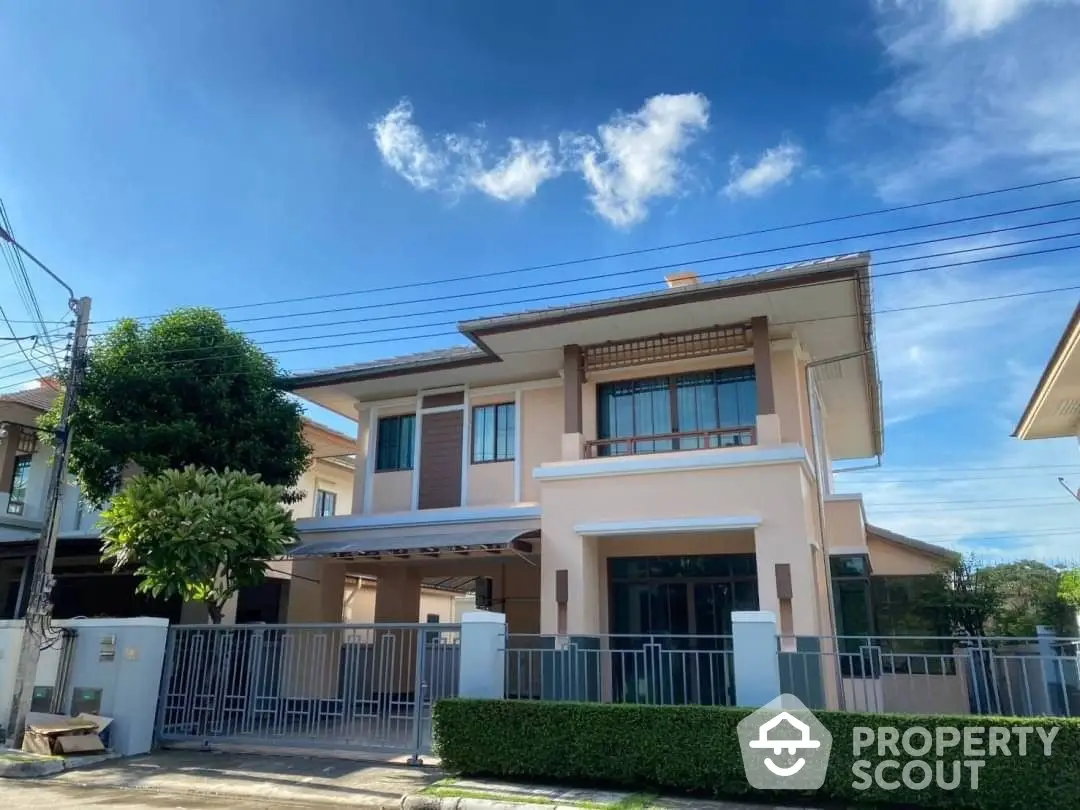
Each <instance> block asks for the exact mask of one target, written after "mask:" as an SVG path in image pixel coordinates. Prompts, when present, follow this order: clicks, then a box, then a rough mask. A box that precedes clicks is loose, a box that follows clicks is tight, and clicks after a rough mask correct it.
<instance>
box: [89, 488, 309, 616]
mask: <svg viewBox="0 0 1080 810" xmlns="http://www.w3.org/2000/svg"><path fill="white" fill-rule="evenodd" d="M283 494H284V489H283V488H282V487H280V486H270V485H268V484H264V483H262V481H261V480H260V479H259V476H257V475H249V474H247V473H242V472H236V471H230V470H225V471H224V472H220V473H217V472H210V471H207V470H201V469H198V468H196V467H187V468H185V469H184V470H166V471H165V472H163V473H160V474H157V475H149V474H142V475H137V476H134V477H133V478H132V479H131V480H130V481H128V482H127V484H126V485H125V487H124V488H123V489H122V490H121V491H120V492H119V493H118V494H117V495H116V496H115V497H114V498H113V499H112V503H111V505H110V506H109V508H108V509H107V510H106V511H105V512H103V513H102V515H101V527H102V539H103V543H102V559H103V560H106V561H112V563H113V565H114V568H115V569H117V570H119V569H121V568H128V567H133V568H134V571H135V575H136V576H138V577H140V582H139V584H138V586H137V590H138V591H139V592H141V593H148V594H151V595H152V596H155V597H157V598H165V599H168V598H172V597H176V596H179V597H180V598H182V599H184V600H185V601H189V602H203V603H204V604H205V605H206V608H207V611H208V613H209V615H210V620H211V621H212V622H213V623H214V624H220V623H221V617H222V607H223V606H224V605H225V603H226V602H227V601H229V599H230V598H231V597H232V596H233V594H235V593H236V592H237V590H239V589H240V588H242V587H246V586H251V585H258V584H259V583H260V582H262V580H263V577H264V576H265V573H266V565H267V561H269V560H270V559H272V558H274V557H280V556H281V555H282V554H283V553H284V552H285V549H286V547H287V546H288V545H289V543H291V542H292V541H293V540H294V539H295V528H294V526H293V521H292V516H291V515H290V514H289V511H288V509H287V508H286V507H285V506H284V505H283V503H282V496H283Z"/></svg>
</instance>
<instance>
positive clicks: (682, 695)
mask: <svg viewBox="0 0 1080 810" xmlns="http://www.w3.org/2000/svg"><path fill="white" fill-rule="evenodd" d="M505 652H506V696H507V697H508V698H518V699H531V700H541V699H542V700H585V701H594V702H595V701H602V702H614V703H652V704H662V705H682V704H699V705H734V702H735V682H734V677H733V664H734V659H733V658H732V643H731V636H678V635H646V636H639V635H590V636H554V635H523V634H519V633H515V634H511V635H508V636H507V639H506V650H505Z"/></svg>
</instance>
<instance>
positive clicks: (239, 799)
mask: <svg viewBox="0 0 1080 810" xmlns="http://www.w3.org/2000/svg"><path fill="white" fill-rule="evenodd" d="M441 777H442V774H441V773H440V772H439V771H437V770H435V769H433V768H423V767H409V766H405V765H394V764H387V763H381V762H359V761H351V760H342V759H324V758H319V757H305V756H280V755H278V756H275V755H271V754H232V753H221V752H203V751H162V752H159V753H156V754H153V755H151V756H146V757H137V758H134V759H117V760H111V761H109V762H105V763H102V764H100V765H96V766H92V767H89V768H85V769H78V770H72V771H67V772H65V773H62V774H58V775H57V776H53V777H48V778H46V779H41V780H35V781H15V780H4V782H3V784H2V785H0V794H2V795H3V797H4V799H8V797H9V796H12V797H13V794H12V791H13V790H18V791H23V792H24V794H25V796H26V798H27V801H26V802H22V801H17V802H16V803H15V804H14V805H13V806H15V807H44V808H49V810H53V808H59V807H84V806H94V805H95V804H101V805H102V806H104V805H106V804H116V805H117V806H119V807H123V808H131V809H132V810H135V808H151V807H152V808H184V809H185V810H186V809H187V808H200V810H201V808H214V810H217V808H226V807H229V808H237V810H240V809H241V808H242V809H243V810H249V808H256V807H261V808H266V807H267V805H275V804H276V805H286V806H293V807H326V806H327V805H344V806H348V807H357V808H385V809H386V810H390V808H395V810H396V808H400V807H401V799H402V797H403V796H405V795H407V794H411V793H418V792H420V791H421V790H423V789H424V788H425V787H427V786H428V785H429V784H431V783H432V782H435V781H437V780H438V779H440V778H441ZM32 798H36V799H37V801H36V802H32V801H30V799H32ZM65 802H68V804H65ZM9 806H11V805H9Z"/></svg>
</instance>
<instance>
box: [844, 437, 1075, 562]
mask: <svg viewBox="0 0 1080 810" xmlns="http://www.w3.org/2000/svg"><path fill="white" fill-rule="evenodd" d="M999 435H1000V438H999V439H997V440H995V441H993V442H991V443H990V444H989V446H988V447H987V448H986V450H985V451H984V452H983V453H982V454H980V456H979V457H978V458H975V459H971V458H969V459H965V460H964V461H957V462H946V463H942V464H939V465H936V466H920V467H918V468H913V469H911V470H905V469H904V468H903V467H893V468H888V469H883V470H881V471H880V472H877V471H874V472H865V473H850V474H847V475H841V476H840V477H839V479H838V482H839V483H838V488H839V489H841V490H843V491H852V492H861V493H862V494H863V499H864V502H865V504H866V511H867V520H869V521H870V522H871V523H874V524H875V525H879V526H883V527H885V528H887V529H890V530H892V531H896V532H899V533H901V534H905V535H908V536H909V537H914V538H916V539H921V540H926V541H927V542H932V543H937V544H940V545H945V546H949V547H952V548H954V549H956V550H958V551H962V552H964V553H968V552H974V553H976V554H977V555H978V556H980V557H982V558H984V559H987V560H991V561H999V562H1000V561H1005V560H1013V559H1018V558H1023V557H1029V558H1035V559H1041V560H1045V561H1048V562H1050V561H1066V562H1071V563H1073V564H1076V563H1077V562H1078V561H1080V550H1078V547H1077V540H1080V528H1077V521H1076V515H1077V510H1080V504H1078V503H1077V502H1076V501H1075V500H1074V499H1073V498H1072V496H1070V495H1069V493H1068V492H1066V491H1065V489H1064V488H1063V487H1062V486H1061V485H1060V484H1059V483H1058V480H1057V479H1058V477H1059V476H1060V477H1064V478H1065V480H1066V481H1067V482H1068V483H1069V484H1071V485H1072V487H1073V489H1076V488H1077V486H1080V453H1078V452H1077V448H1076V442H1075V440H1054V441H1033V442H1021V441H1019V440H1017V439H1012V438H1009V436H1008V431H1007V430H1003V431H1002V433H1001V434H999Z"/></svg>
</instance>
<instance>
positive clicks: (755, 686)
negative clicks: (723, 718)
mask: <svg viewBox="0 0 1080 810" xmlns="http://www.w3.org/2000/svg"><path fill="white" fill-rule="evenodd" d="M731 635H732V650H733V655H732V658H733V659H734V670H735V672H734V676H735V677H734V680H735V704H736V705H737V706H751V707H753V708H757V707H759V706H764V705H765V704H767V703H768V702H769V701H771V700H775V699H776V698H777V697H779V696H780V656H779V652H778V647H777V635H776V615H775V614H774V613H770V612H769V611H767V610H746V611H740V610H737V611H734V612H733V613H732V614H731Z"/></svg>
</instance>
